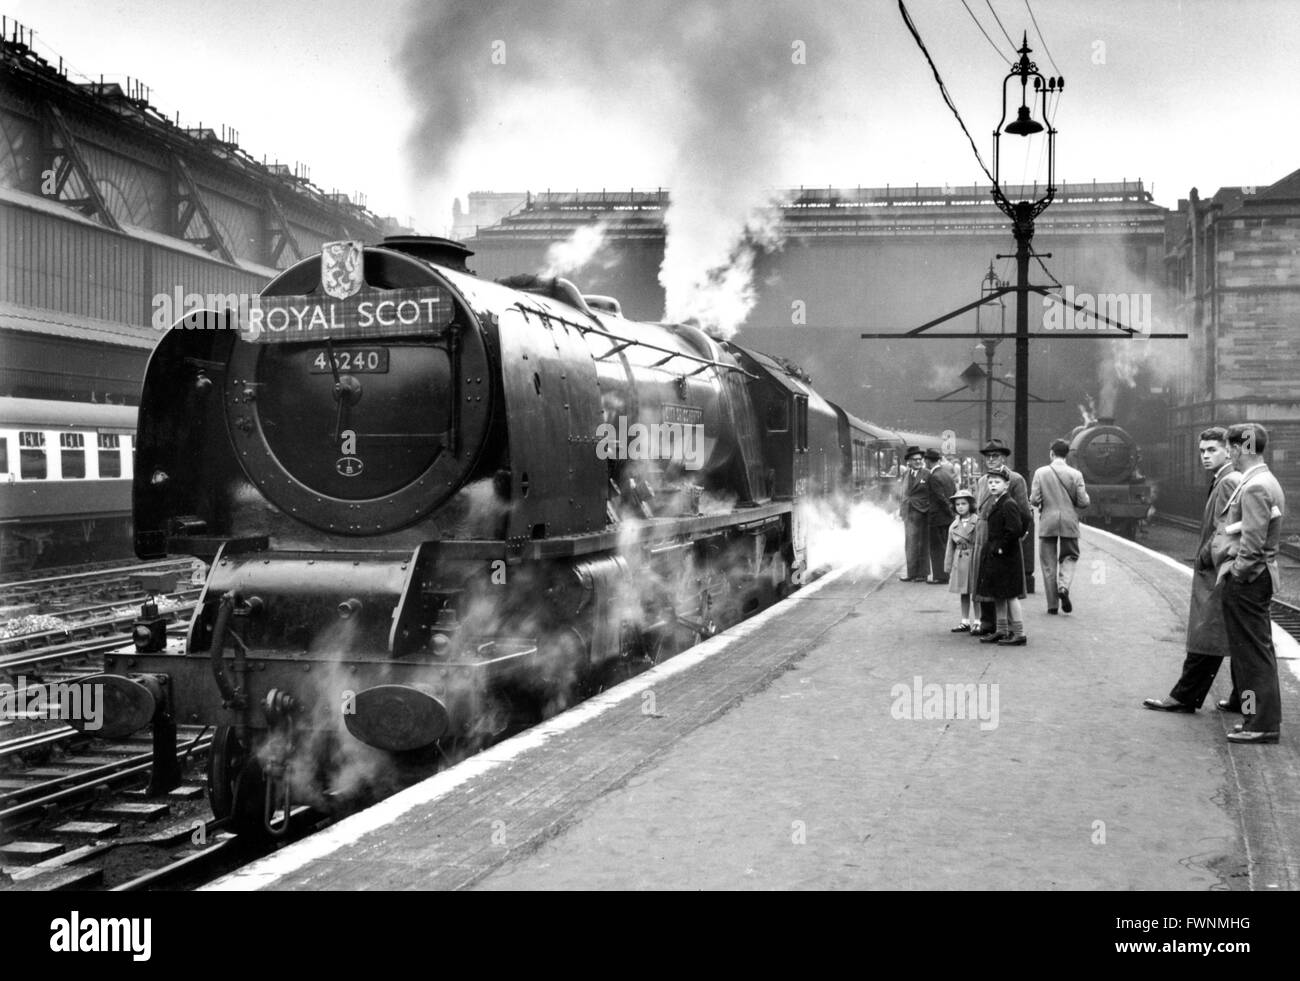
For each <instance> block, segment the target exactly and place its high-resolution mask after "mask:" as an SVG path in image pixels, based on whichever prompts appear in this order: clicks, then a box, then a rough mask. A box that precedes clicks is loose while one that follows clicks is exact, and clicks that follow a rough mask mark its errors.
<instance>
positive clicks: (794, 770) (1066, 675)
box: [208, 528, 1300, 891]
mask: <svg viewBox="0 0 1300 981" xmlns="http://www.w3.org/2000/svg"><path fill="white" fill-rule="evenodd" d="M1081 548H1082V558H1081V561H1080V564H1079V567H1078V572H1077V574H1076V579H1075V584H1074V588H1073V589H1072V590H1071V596H1072V599H1073V600H1074V603H1075V610H1074V613H1073V614H1071V615H1064V614H1062V615H1059V616H1048V615H1047V613H1046V609H1045V602H1044V599H1043V596H1042V594H1041V592H1040V593H1039V594H1037V595H1031V596H1030V597H1029V598H1028V599H1027V600H1026V601H1025V609H1026V616H1025V622H1026V633H1027V635H1028V638H1029V643H1028V645H1027V646H1025V647H999V646H996V645H986V644H980V643H979V642H978V641H977V640H974V639H972V638H970V637H969V636H967V635H965V634H952V633H950V628H951V627H952V626H953V625H954V624H956V623H957V621H958V619H959V618H960V614H959V611H958V607H957V597H956V596H955V595H953V594H950V593H949V592H947V589H946V587H941V586H933V585H926V584H916V583H904V582H900V581H899V580H898V578H897V575H898V573H897V571H896V570H895V569H893V568H892V567H891V568H889V569H888V570H882V571H881V573H879V574H876V575H871V574H868V573H866V572H864V571H863V570H860V569H859V570H853V569H850V570H844V571H840V572H836V573H832V574H831V575H828V576H826V577H824V578H822V579H820V580H818V581H817V582H815V583H813V584H812V585H810V586H808V587H805V588H804V589H802V590H800V591H799V592H798V593H796V594H795V595H794V596H793V597H791V598H790V599H789V600H787V601H785V602H784V603H781V604H778V605H777V606H774V607H772V608H771V609H769V610H766V611H764V612H763V613H761V614H759V615H758V616H756V617H754V618H752V619H750V620H748V621H746V622H745V623H743V624H741V625H739V626H738V627H736V628H734V629H733V630H731V631H729V632H728V633H727V634H725V635H722V636H719V637H715V638H712V639H710V640H708V641H706V642H705V643H703V644H701V645H698V646H697V647H696V648H693V649H692V650H690V651H688V652H686V653H684V654H682V655H679V656H678V657H676V658H673V659H671V660H670V661H668V662H666V663H665V664H663V665H660V666H658V667H656V668H654V669H653V670H651V671H649V672H647V673H645V674H643V675H640V676H638V677H637V678H634V679H632V680H631V681H628V682H626V683H624V684H622V685H620V686H618V687H617V688H614V689H611V690H609V691H607V692H605V693H602V694H601V695H599V696H597V697H596V698H593V699H591V700H589V701H588V702H586V703H584V704H583V705H581V706H579V707H577V708H576V709H574V710H571V711H569V712H566V713H564V714H562V715H560V716H557V717H556V718H554V719H552V720H550V721H548V722H546V723H544V724H542V725H540V726H537V727H535V728H534V729H531V730H529V731H528V732H526V733H524V734H522V735H520V736H518V737H516V738H514V739H511V740H507V741H505V742H503V743H501V744H499V745H497V746H495V747H493V748H491V749H489V750H487V751H485V752H484V753H481V754H479V755H478V756H475V757H473V758H471V759H469V760H467V761H465V762H464V763H462V764H460V765H459V766H456V767H454V768H452V769H450V770H448V771H446V772H444V773H440V774H438V775H436V776H434V777H432V778H430V779H429V780H426V781H424V782H422V783H420V784H418V785H416V786H413V787H411V788H408V789H407V790H405V791H403V792H401V793H400V794H397V795H395V796H394V797H391V798H389V799H387V800H386V801H384V802H382V803H380V804H379V805H377V806H375V807H373V808H370V809H368V810H366V811H364V812H362V813H359V814H357V815H354V816H352V817H350V818H347V819H345V820H343V821H341V822H339V823H338V824H335V825H333V826H331V827H330V828H327V829H326V830H324V831H322V832H320V833H318V834H316V835H314V836H312V837H311V838H308V839H306V840H304V841H302V842H299V843H297V844H293V845H289V846H286V847H285V848H283V849H281V850H279V851H278V852H276V853H275V854H274V855H271V856H269V857H267V858H265V859H262V860H260V861H257V862H255V863H253V864H252V865H249V866H246V867H245V868H243V869H241V870H239V871H237V872H234V873H232V874H230V875H228V876H226V877H224V878H223V879H220V880H217V881H216V882H215V883H213V884H212V885H210V886H209V887H208V888H209V889H214V890H241V889H261V890H299V891H301V890H311V889H320V890H358V889H382V890H389V889H407V890H410V889H464V888H475V889H489V890H502V889H505V890H534V889H618V890H634V889H635V890H642V889H899V890H911V889H918V890H919V889H945V890H948V889H952V890H974V889H981V890H982V889H1025V890H1058V889H1060V890H1063V889H1082V890H1131V889H1141V890H1147V889H1153V890H1155V889H1158V890H1222V889H1257V890H1274V889H1276V890H1293V889H1297V888H1300V660H1297V657H1298V656H1300V648H1298V647H1297V645H1296V643H1295V642H1294V641H1293V640H1292V639H1291V638H1290V637H1289V636H1287V635H1285V634H1283V633H1282V632H1281V631H1280V630H1276V629H1275V631H1274V633H1275V640H1276V643H1277V647H1278V654H1279V674H1280V675H1281V680H1282V690H1283V733H1282V742H1281V743H1280V744H1278V745H1271V746H1238V745H1234V744H1231V743H1229V742H1228V741H1227V740H1226V739H1225V734H1226V733H1227V732H1228V731H1229V729H1230V728H1231V726H1232V725H1233V724H1235V723H1236V722H1237V721H1239V717H1238V716H1235V715H1225V714H1223V713H1220V712H1218V711H1217V710H1216V709H1214V707H1213V704H1214V700H1215V699H1217V698H1221V697H1224V696H1225V695H1226V694H1227V690H1228V685H1229V679H1228V672H1227V669H1226V666H1225V667H1224V669H1222V670H1221V671H1220V675H1219V678H1218V679H1217V680H1216V683H1215V689H1214V691H1212V692H1211V695H1210V698H1209V699H1208V700H1207V702H1206V705H1207V706H1208V707H1207V708H1203V709H1202V710H1201V711H1200V712H1198V713H1196V714H1194V715H1179V714H1167V713H1161V712H1152V711H1149V710H1146V709H1144V708H1143V707H1142V704H1141V703H1142V699H1143V698H1144V697H1148V696H1154V697H1163V696H1164V695H1166V694H1167V693H1168V692H1169V689H1170V688H1171V687H1172V685H1173V683H1174V681H1175V680H1176V679H1177V677H1178V672H1179V668H1180V666H1181V664H1182V660H1183V655H1184V647H1183V637H1184V625H1185V622H1186V613H1187V603H1188V596H1189V592H1190V581H1191V580H1190V572H1189V571H1188V570H1187V569H1185V568H1184V567H1182V566H1181V565H1179V563H1177V562H1175V561H1173V560H1171V559H1168V558H1165V557H1164V556H1161V555H1158V554H1157V553H1154V552H1151V551H1149V550H1148V549H1146V548H1143V547H1142V546H1140V545H1136V544H1134V543H1132V542H1128V541H1125V540H1122V539H1119V538H1116V537H1115V536H1112V535H1109V534H1107V533H1105V532H1102V531H1098V530H1096V529H1091V528H1085V529H1084V532H1083V538H1082V541H1081ZM931 686H938V687H937V688H936V687H931ZM939 696H942V697H939ZM972 696H973V697H972Z"/></svg>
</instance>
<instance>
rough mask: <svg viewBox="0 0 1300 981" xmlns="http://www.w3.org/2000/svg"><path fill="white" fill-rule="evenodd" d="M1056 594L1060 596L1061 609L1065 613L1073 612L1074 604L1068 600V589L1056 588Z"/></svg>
mask: <svg viewBox="0 0 1300 981" xmlns="http://www.w3.org/2000/svg"><path fill="white" fill-rule="evenodd" d="M1056 595H1057V596H1059V597H1060V598H1061V609H1062V610H1064V611H1065V612H1066V613H1073V612H1074V604H1073V603H1071V602H1070V591H1069V590H1068V589H1058V590H1057V591H1056Z"/></svg>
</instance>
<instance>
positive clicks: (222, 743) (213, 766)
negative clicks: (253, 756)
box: [208, 726, 248, 820]
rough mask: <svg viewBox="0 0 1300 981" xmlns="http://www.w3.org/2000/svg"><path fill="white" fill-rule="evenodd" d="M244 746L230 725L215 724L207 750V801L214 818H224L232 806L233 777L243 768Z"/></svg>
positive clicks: (246, 756)
mask: <svg viewBox="0 0 1300 981" xmlns="http://www.w3.org/2000/svg"><path fill="white" fill-rule="evenodd" d="M247 758H248V750H247V748H246V747H245V746H244V744H243V743H242V742H241V741H240V739H239V736H238V735H236V734H235V729H234V727H233V726H217V732H216V735H215V736H213V737H212V749H211V750H209V751H208V803H209V804H210V805H211V806H212V815H213V817H215V818H217V820H222V819H223V818H228V817H230V816H231V814H233V813H234V809H235V781H236V780H237V779H238V778H239V772H240V770H241V769H243V766H244V760H245V759H247Z"/></svg>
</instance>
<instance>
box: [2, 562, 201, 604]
mask: <svg viewBox="0 0 1300 981" xmlns="http://www.w3.org/2000/svg"><path fill="white" fill-rule="evenodd" d="M192 562H193V560H190V559H183V560H176V559H167V560H165V561H162V562H137V563H134V564H131V563H125V562H120V561H119V562H116V563H110V564H107V565H102V566H95V567H91V568H84V569H76V570H73V571H69V572H62V571H60V572H58V573H57V574H53V575H47V576H43V577H41V578H36V579H23V580H13V581H6V582H0V607H21V606H26V605H31V604H34V605H36V606H37V608H38V612H42V613H44V612H48V610H49V609H50V608H51V607H54V606H59V605H63V604H66V603H68V602H70V601H71V602H78V601H84V600H86V599H115V600H123V601H126V600H132V599H135V598H136V597H139V596H141V595H142V591H141V590H140V589H139V588H136V587H134V586H133V585H132V583H133V582H134V581H136V580H139V579H141V578H142V577H163V578H166V577H168V576H176V577H181V576H185V577H188V576H189V575H190V569H191V565H192Z"/></svg>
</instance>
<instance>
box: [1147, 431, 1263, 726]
mask: <svg viewBox="0 0 1300 981" xmlns="http://www.w3.org/2000/svg"><path fill="white" fill-rule="evenodd" d="M1200 453H1201V466H1202V467H1203V468H1204V469H1205V470H1206V471H1207V472H1208V473H1211V474H1213V475H1214V476H1213V477H1212V478H1211V480H1210V489H1209V491H1208V492H1207V493H1206V495H1205V508H1204V509H1203V510H1202V512H1201V542H1200V546H1199V547H1198V548H1197V551H1196V564H1195V567H1194V569H1193V571H1192V602H1191V607H1190V609H1189V610H1188V612H1187V657H1186V658H1185V659H1184V660H1183V670H1182V674H1180V675H1179V677H1178V683H1177V684H1176V685H1174V687H1173V690H1171V691H1170V692H1169V697H1168V698H1148V699H1145V700H1144V701H1143V702H1142V704H1143V705H1145V706H1146V707H1147V708H1149V709H1154V710H1156V711H1159V712H1195V711H1196V710H1197V709H1198V708H1200V707H1201V704H1202V703H1203V702H1204V701H1205V696H1206V695H1208V694H1209V693H1210V686H1211V685H1212V684H1214V676H1215V675H1216V674H1218V671H1219V665H1220V664H1221V663H1222V661H1223V658H1224V656H1225V655H1227V654H1228V632H1227V629H1226V628H1225V627H1224V624H1223V586H1222V583H1220V582H1219V565H1222V563H1223V562H1224V561H1226V560H1227V557H1228V556H1227V553H1226V551H1225V552H1224V553H1223V554H1222V555H1221V556H1220V557H1219V558H1220V562H1219V564H1218V565H1216V564H1215V557H1214V554H1213V550H1212V548H1211V543H1212V542H1213V541H1214V539H1215V536H1216V535H1218V536H1219V537H1220V538H1221V539H1222V538H1223V537H1224V532H1223V528H1224V526H1225V525H1226V524H1227V523H1228V501H1229V500H1231V499H1232V495H1233V492H1234V491H1236V489H1237V485H1238V484H1240V483H1241V474H1239V473H1238V472H1237V471H1236V469H1234V467H1233V465H1232V459H1231V457H1230V456H1229V454H1228V431H1227V430H1226V429H1224V428H1223V427H1222V426H1212V427H1210V428H1209V429H1207V430H1205V431H1204V432H1203V433H1201V439H1200ZM1228 663H1229V664H1230V665H1231V666H1232V694H1231V695H1230V696H1228V697H1227V698H1225V699H1223V700H1222V701H1220V702H1219V703H1218V706H1219V708H1220V709H1221V710H1223V711H1225V712H1240V711H1241V698H1240V692H1239V691H1238V688H1237V665H1236V662H1235V661H1232V660H1229V662H1228Z"/></svg>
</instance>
